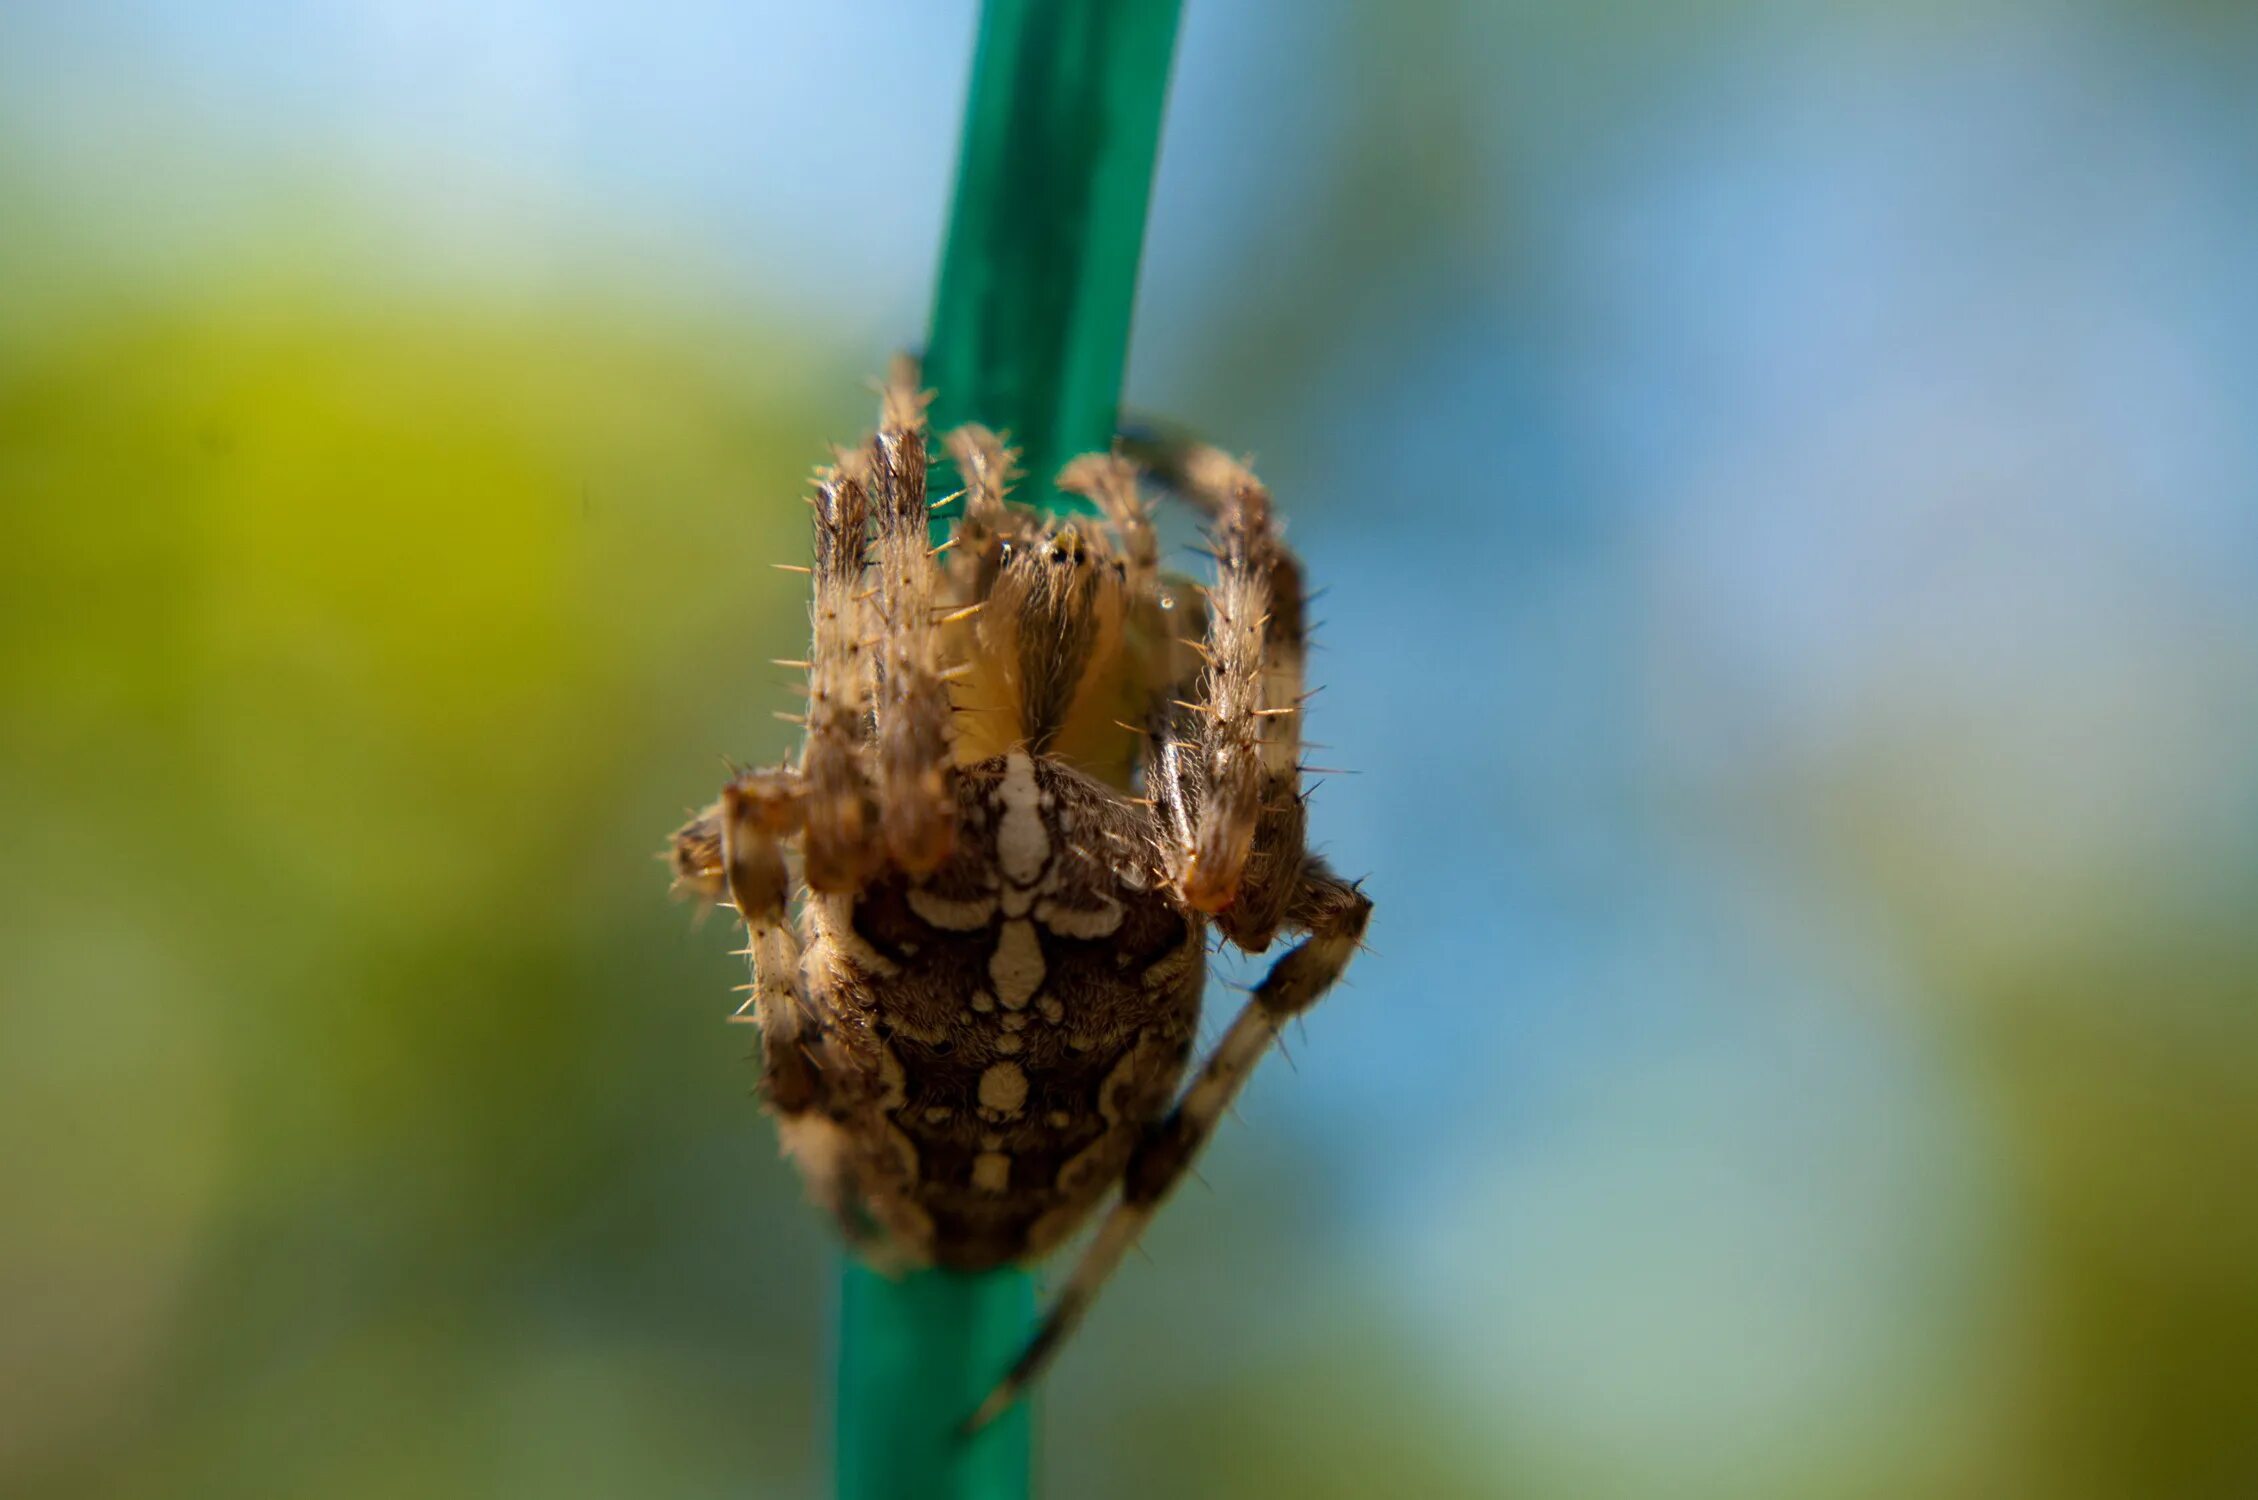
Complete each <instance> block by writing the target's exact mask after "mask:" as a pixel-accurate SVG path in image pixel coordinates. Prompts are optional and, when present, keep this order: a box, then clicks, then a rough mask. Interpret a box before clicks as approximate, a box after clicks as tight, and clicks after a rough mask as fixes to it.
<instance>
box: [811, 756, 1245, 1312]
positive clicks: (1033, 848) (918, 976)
mask: <svg viewBox="0 0 2258 1500" xmlns="http://www.w3.org/2000/svg"><path fill="white" fill-rule="evenodd" d="M953 780H954V782H955V789H956V804H957V806H956V813H957V822H956V839H955V845H954V849H953V851H952V853H951V855H950V857H949V859H948V860H947V861H946V862H945V863H944V864H943V865H942V866H941V868H939V869H938V870H936V871H934V872H933V873H932V874H931V875H929V876H924V877H911V876H906V875H902V874H898V873H897V874H893V875H890V876H887V877H885V878H882V879H880V880H877V881H875V882H873V883H871V884H869V885H867V886H865V887H863V888H862V889H861V890H860V891H858V892H853V893H841V894H837V895H824V896H817V897H815V898H814V899H813V901H812V902H811V905H810V908H809V926H810V928H811V934H810V935H811V937H812V938H813V939H814V941H813V943H812V944H811V947H810V950H809V953H808V962H807V970H806V979H807V987H808V997H809V1001H810V1004H811V1006H812V1007H813V1008H814V1010H815V1011H816V1012H817V1016H818V1018H819V1020H820V1021H821V1023H822V1032H823V1038H824V1040H823V1044H822V1047H823V1055H822V1067H823V1071H824V1073H825V1076H826V1079H827V1082H828V1084H829V1087H830V1092H831V1107H830V1109H829V1110H828V1112H827V1113H828V1118H829V1123H830V1126H831V1128H832V1129H834V1130H836V1131H838V1132H839V1136H840V1138H839V1139H838V1140H837V1141H836V1142H835V1146H836V1148H840V1149H845V1150H846V1151H848V1152H849V1153H850V1154H851V1155H852V1157H853V1158H854V1160H855V1163H856V1168H857V1170H856V1171H855V1172H854V1173H853V1176H854V1178H855V1180H857V1181H858V1182H860V1183H861V1184H862V1186H863V1199H864V1201H863V1202H862V1203H860V1204H856V1205H841V1207H842V1209H843V1210H859V1211H860V1212H863V1213H867V1214H868V1215H869V1216H870V1217H871V1218H872V1219H873V1220H875V1221H876V1222H877V1223H878V1224H879V1225H881V1226H882V1227H883V1228H884V1229H885V1230H886V1231H887V1232H888V1234H889V1235H890V1236H891V1237H892V1238H893V1239H894V1240H895V1241H896V1242H897V1243H899V1244H902V1245H904V1246H906V1247H908V1248H910V1249H911V1250H913V1251H914V1252H917V1253H921V1254H922V1256H923V1258H925V1259H928V1260H931V1261H933V1262H936V1263H938V1264H942V1265H948V1266H955V1267H960V1268H966V1269H970V1268H977V1267H984V1266H991V1265H996V1264H999V1263H1002V1262H1006V1261H1012V1260H1017V1259H1021V1258H1024V1257H1028V1256H1032V1255H1040V1254H1041V1253H1043V1252H1044V1251H1046V1250H1048V1249H1049V1248H1051V1246H1053V1245H1054V1244H1056V1243H1057V1242H1058V1241H1059V1240H1060V1239H1062V1238H1064V1237H1065V1236H1066V1235H1067V1234H1068V1233H1070V1232H1071V1231H1072V1230H1073V1228H1074V1227H1075V1226H1076V1224H1078V1223H1079V1222H1080V1221H1081V1220H1082V1219H1083V1218H1084V1217H1085V1216H1086V1215H1087V1214H1088V1212H1089V1210H1090V1209H1091V1208H1092V1207H1093V1206H1094V1205H1095V1204H1096V1203H1097V1201H1098V1200H1099V1199H1100V1198H1101V1197H1102V1196H1103V1195H1104V1193H1105V1191H1106V1189H1107V1188H1108V1187H1110V1186H1111V1185H1112V1184H1113V1182H1114V1181H1115V1180H1117V1179H1118V1178H1119V1176H1120V1174H1121V1171H1122V1169H1123V1167H1124V1166H1125V1165H1126V1163H1127V1161H1128V1158H1129V1154H1130V1151H1131V1149H1132V1148H1133V1146H1134V1145H1135V1143H1136V1141H1137V1139H1138V1137H1139V1136H1140V1134H1141V1133H1142V1132H1143V1131H1144V1129H1145V1128H1146V1127H1147V1126H1148V1125H1149V1124H1150V1123H1151V1122H1152V1121H1153V1120H1155V1119H1157V1118H1158V1117H1159V1116H1160V1115H1161V1114H1162V1113H1164V1112H1165V1110H1166V1109H1167V1107H1168V1104H1169V1101H1170V1100H1171V1098H1172V1097H1173V1096H1174V1093H1175V1091H1176V1088H1177V1085H1178V1083H1179V1081H1180V1079H1181V1077H1182V1074H1183V1070H1184V1064H1185V1060H1186V1058H1187V1056H1188V1055H1189V1052H1190V1047H1191V1041H1192V1036H1193V1033H1194V1031H1195V1029H1196V1027H1197V1024H1198V1018H1199V999H1200V989H1201V985H1202V982H1203V980H1204V977H1205V951H1206V950H1205V938H1206V935H1205V931H1204V927H1203V925H1202V924H1201V923H1200V922H1199V921H1198V919H1197V918H1196V916H1193V915H1189V914H1187V913H1186V912H1185V910H1184V909H1183V908H1182V907H1181V906H1180V905H1179V904H1178V903H1177V902H1175V901H1174V900H1172V899H1171V898H1170V895H1169V894H1168V888H1167V885H1166V882H1165V880H1164V879H1163V878H1162V877H1161V875H1160V872H1159V870H1158V869H1157V867H1156V856H1155V853H1154V851H1153V849H1152V848H1151V846H1150V839H1149V835H1148V834H1147V833H1146V832H1145V831H1144V826H1143V825H1142V824H1141V823H1140V821H1139V820H1138V819H1137V817H1136V816H1135V813H1136V809H1135V807H1134V805H1132V804H1128V803H1126V802H1125V801H1124V800H1123V797H1122V794H1121V793H1119V792H1117V791H1115V790H1114V789H1113V788H1111V787H1109V786H1106V785H1105V784H1103V783H1101V782H1099V781H1096V780H1094V779H1092V778H1090V777H1088V776H1085V775H1083V774H1082V773H1081V772H1079V771H1076V770H1075V769H1073V768H1072V767H1070V766H1068V765H1066V764H1064V763H1062V762H1059V761H1055V760H1052V759H1049V758H1046V757H1042V756H1038V755H1031V754H1029V753H1028V752H1026V751H1024V750H1015V751H1012V752H1010V753H1008V754H1006V755H1001V756H997V757H994V758H993V759H990V760H987V761H983V762H980V763H978V764H975V765H971V766H962V767H958V768H956V769H955V774H954V777H953Z"/></svg>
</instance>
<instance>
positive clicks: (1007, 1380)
mask: <svg viewBox="0 0 2258 1500" xmlns="http://www.w3.org/2000/svg"><path fill="white" fill-rule="evenodd" d="M1371 914H1372V903H1371V901H1370V900H1369V899H1367V898H1366V896H1365V895H1364V893H1363V892H1362V891H1360V890H1358V889H1357V888H1356V887H1355V886H1354V885H1352V884H1350V883H1349V882H1347V881H1344V880H1342V879H1340V878H1339V877H1338V876H1336V875H1334V874H1333V872H1332V871H1330V870H1328V869H1327V868H1325V866H1324V864H1323V862H1322V861H1319V860H1314V859H1313V860H1310V861H1309V862H1308V864H1307V866H1306V868H1305V869H1304V870H1303V872H1302V875H1301V879H1300V881H1299V883H1298V884H1297V886H1296V889H1295V891H1294V893H1293V899H1292V900H1291V901H1290V902H1288V903H1287V908H1286V921H1287V923H1288V925H1290V926H1292V927H1293V928H1295V929H1296V930H1299V931H1301V932H1302V933H1304V934H1305V936H1304V937H1303V938H1302V940H1301V941H1300V942H1298V943H1296V944H1295V945H1294V946H1293V947H1292V948H1289V949H1287V950H1286V952H1285V953H1283V954H1281V955H1280V956H1279V958H1278V961H1277V962H1276V963H1274V964H1272V965H1271V967H1270V972H1269V973H1268V974H1266V975H1264V976H1263V979H1262V983H1260V984H1259V985H1257V986H1255V990H1254V993H1253V994H1252V995H1251V996H1250V997H1249V998H1248V1000H1247V1003H1246V1005H1245V1006H1244V1007H1243V1008H1242V1009H1241V1010H1240V1012H1239V1014H1238V1017H1237V1019H1236V1020H1234V1021H1233V1022H1232V1023H1231V1029H1230V1030H1228V1031H1226V1032H1225V1033H1224V1034H1223V1040H1222V1041H1221V1042H1219V1043H1217V1044H1216V1047H1215V1050H1214V1051H1213V1052H1211V1053H1209V1054H1208V1058H1207V1061H1206V1062H1205V1063H1204V1064H1202V1065H1201V1067H1200V1070H1199V1072H1198V1073H1197V1074H1196V1075H1195V1076H1194V1077H1193V1079H1192V1083H1191V1086H1190V1087H1189V1088H1187V1089H1186V1090H1185V1091H1184V1093H1183V1096H1182V1097H1181V1098H1180V1099H1178V1100H1177V1103H1176V1107H1175V1108H1174V1109H1173V1110H1171V1111H1170V1112H1169V1113H1168V1115H1167V1116H1166V1117H1165V1118H1164V1119H1162V1120H1161V1121H1159V1122H1158V1123H1157V1124H1155V1125H1154V1126H1153V1127H1152V1128H1151V1129H1150V1130H1148V1131H1147V1132H1146V1134H1145V1136H1144V1138H1143V1139H1142V1140H1141V1141H1139V1142H1138V1144H1137V1148H1136V1151H1135V1153H1134V1154H1133V1155H1132V1156H1131V1157H1130V1159H1129V1167H1128V1170H1127V1172H1126V1173H1125V1174H1124V1176H1123V1178H1122V1186H1121V1200H1120V1201H1119V1202H1118V1203H1116V1204H1115V1205H1114V1207H1113V1209H1112V1211H1111V1212H1110V1213H1108V1214H1107V1215H1106V1217H1105V1219H1104V1221H1103V1222H1102V1223H1100V1224H1099V1226H1098V1231H1097V1234H1096V1235H1095V1237H1093V1238H1092V1239H1091V1241H1090V1243H1089V1246H1088V1247H1087V1248H1086V1249H1085V1250H1084V1251H1083V1252H1082V1258H1081V1259H1080V1260H1079V1261H1077V1262H1076V1263H1075V1266H1074V1269H1073V1270H1072V1271H1071V1272H1070V1273H1069V1274H1068V1276H1067V1278H1066V1281H1065V1284H1064V1285H1062V1286H1061V1287H1060V1288H1059V1292H1058V1296H1057V1297H1056V1298H1055V1299H1054V1300H1053V1301H1052V1303H1051V1306H1050V1310H1049V1311H1048V1312H1047V1313H1046V1314H1045V1315H1044V1317H1043V1321H1042V1323H1041V1324H1040V1326H1038V1327H1037V1329H1036V1330H1035V1335H1034V1337H1033V1338H1032V1339H1030V1340H1029V1341H1028V1344H1027V1348H1026V1349H1025V1351H1023V1352H1022V1353H1021V1354H1020V1356H1019V1359H1018V1361H1017V1362H1016V1363H1014V1364H1013V1365H1012V1367H1011V1370H1010V1371H1009V1373H1007V1374H1006V1375H1005V1376H1004V1378H1003V1379H1002V1380H1001V1381H1000V1382H998V1383H997V1385H996V1388H995V1389H994V1390H993V1391H991V1392H990V1393H989V1395H988V1398H987V1399H986V1400H985V1401H983V1402H982V1403H981V1404H980V1409H979V1410H978V1411H977V1412H975V1413H973V1415H972V1417H971V1418H970V1420H969V1421H968V1422H967V1423H966V1424H965V1425H966V1427H967V1429H968V1430H969V1429H976V1428H978V1427H981V1426H983V1425H985V1424H986V1423H987V1422H989V1421H991V1420H993V1419H994V1418H995V1417H996V1416H997V1415H998V1414H999V1413H1001V1412H1002V1411H1004V1409H1005V1408H1007V1407H1009V1406H1010V1405H1011V1403H1012V1402H1013V1401H1015V1400H1017V1399H1018V1397H1019V1394H1020V1392H1022V1391H1023V1390H1025V1389H1026V1388H1027V1386H1028V1384H1029V1383H1030V1382H1032V1381H1033V1380H1034V1379H1035V1378H1036V1377H1037V1376H1038V1375H1040V1374H1041V1373H1042V1372H1043V1369H1044V1367H1045V1366H1046V1365H1047V1364H1049V1363H1050V1360H1051V1357H1052V1356H1053V1355H1054V1354H1056V1353H1057V1351H1058V1347H1059V1345H1060V1343H1061V1342H1063V1341H1064V1340H1065V1338H1066V1336H1067V1335H1068V1334H1070V1333H1072V1332H1073V1331H1074V1328H1075V1326H1076V1325H1077V1324H1079V1323H1080V1322H1081V1320H1082V1315H1083V1314H1084V1313H1085V1312H1087V1311H1088V1310H1089V1306H1090V1303H1091V1301H1092V1299H1093V1298H1095V1297H1096V1296H1097V1294H1098V1291H1099V1289H1100V1288H1101V1287H1103V1286H1104V1285H1105V1283H1106V1280H1107V1279H1108V1278H1109V1277H1110V1276H1112V1274H1113V1271H1114V1268H1115V1267H1116V1266H1117V1265H1119V1264H1120V1262H1121V1257H1122V1256H1123V1255H1124V1254H1126V1253H1127V1252H1128V1250H1129V1247H1130V1246H1131V1245H1133V1244H1135V1243H1136V1242H1137V1238H1138V1236H1139V1235H1141V1234H1143V1233H1144V1230H1145V1226H1146V1225H1147V1224H1149V1223H1151V1222H1152V1217H1153V1215H1154V1213H1155V1212H1157V1211H1158V1209H1159V1208H1160V1205H1161V1202H1162V1201H1163V1200H1164V1199H1165V1198H1166V1197H1167V1196H1168V1194H1169V1192H1170V1190H1171V1189H1173V1188H1174V1187H1175V1186H1176V1184H1177V1183H1178V1182H1180V1181H1182V1180H1183V1177H1184V1174H1185V1172H1186V1171H1187V1170H1188V1169H1189V1168H1190V1167H1191V1164H1192V1162H1193V1160H1194V1159H1195V1158H1196V1157H1197V1156H1198V1155H1199V1152H1200V1148H1201V1147H1203V1146H1205V1145H1206V1144H1207V1141H1208V1138H1209V1137H1210V1136H1211V1135H1213V1134H1214V1133H1215V1126H1216V1123H1217V1122H1218V1121H1219V1120H1221V1119H1222V1118H1223V1116H1224V1114H1225V1113H1226V1112H1227V1111H1228V1110H1229V1109H1230V1107H1231V1102H1232V1101H1233V1100H1234V1099H1235V1098H1237V1097H1238V1094H1239V1090H1240V1089H1241V1088H1243V1087H1244V1086H1245V1085H1246V1081H1247V1078H1248V1076H1249V1075H1250V1074H1252V1073H1253V1071H1254V1066H1255V1064H1256V1063H1257V1062H1258V1061H1260V1060H1261V1058H1262V1054H1263V1053H1264V1052H1265V1051H1267V1050H1269V1047H1270V1044H1271V1043H1272V1042H1274V1041H1275V1040H1277V1038H1278V1033H1279V1032H1280V1031H1281V1030H1282V1029H1283V1028H1284V1026H1285V1024H1286V1022H1287V1021H1289V1020H1291V1019H1292V1018H1293V1017H1295V1016H1297V1015H1299V1014H1301V1013H1302V1012H1303V1011H1305V1010H1307V1009H1309V1007H1310V1006H1312V1005H1314V1004H1316V1003H1317V1001H1318V999H1319V998H1320V997H1321V996H1323V995H1324V993H1325V992H1326V991H1327V990H1329V989H1331V988H1332V987H1333V985H1334V983H1335V981H1337V980H1338V979H1339V978H1340V977H1341V973H1342V971H1343V970H1345V969H1346V968H1347V967H1348V964H1349V960H1350V959H1351V958H1352V957H1354V956H1355V954H1356V950H1357V947H1358V945H1359V944H1360V943H1361V942H1362V941H1363V938H1364V927H1365V923H1366V921H1367V920H1368V919H1369V918H1370V917H1371Z"/></svg>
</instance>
